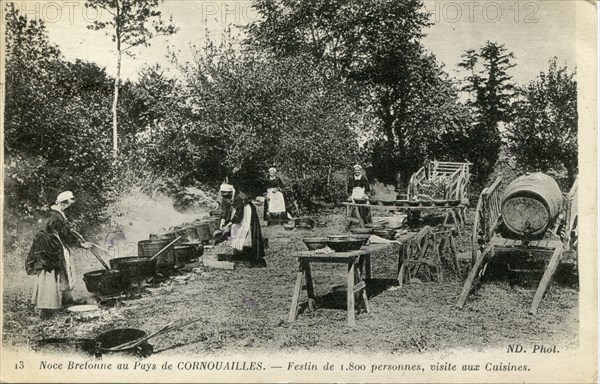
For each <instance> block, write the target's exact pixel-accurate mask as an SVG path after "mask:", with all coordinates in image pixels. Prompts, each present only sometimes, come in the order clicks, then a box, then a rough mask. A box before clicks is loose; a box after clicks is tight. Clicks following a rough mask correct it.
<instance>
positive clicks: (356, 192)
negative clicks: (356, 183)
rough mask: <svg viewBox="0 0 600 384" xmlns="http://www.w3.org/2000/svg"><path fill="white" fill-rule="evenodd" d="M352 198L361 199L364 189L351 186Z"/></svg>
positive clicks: (363, 196)
mask: <svg viewBox="0 0 600 384" xmlns="http://www.w3.org/2000/svg"><path fill="white" fill-rule="evenodd" d="M351 197H352V199H353V200H362V199H364V198H365V189H364V188H363V187H354V188H352V196H351Z"/></svg>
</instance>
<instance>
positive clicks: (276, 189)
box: [263, 167, 288, 225]
mask: <svg viewBox="0 0 600 384" xmlns="http://www.w3.org/2000/svg"><path fill="white" fill-rule="evenodd" d="M266 188H267V195H266V197H265V209H264V214H263V219H264V220H265V221H266V222H267V225H269V221H270V220H273V219H276V220H287V218H288V216H287V211H286V209H285V199H284V197H283V192H282V190H283V182H282V181H281V179H280V178H279V177H278V176H277V170H276V169H275V168H272V167H271V168H269V177H268V178H267V182H266Z"/></svg>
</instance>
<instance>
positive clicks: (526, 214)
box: [501, 173, 562, 239]
mask: <svg viewBox="0 0 600 384" xmlns="http://www.w3.org/2000/svg"><path fill="white" fill-rule="evenodd" d="M561 209H562V193H561V192H560V188H559V187H558V184H557V183H556V181H554V179H553V178H551V177H550V176H548V175H545V174H543V173H533V174H529V175H524V176H521V177H518V178H517V179H515V180H514V181H513V182H512V183H510V184H509V185H508V187H507V188H506V190H505V191H504V195H503V196H502V206H501V212H502V220H503V222H504V225H505V228H506V230H507V232H508V233H509V234H510V235H512V236H510V237H514V238H519V239H530V238H539V237H543V235H544V233H545V232H546V230H547V229H548V227H549V226H550V225H551V224H552V223H553V222H554V220H555V219H556V217H557V216H558V214H559V213H560V211H561Z"/></svg>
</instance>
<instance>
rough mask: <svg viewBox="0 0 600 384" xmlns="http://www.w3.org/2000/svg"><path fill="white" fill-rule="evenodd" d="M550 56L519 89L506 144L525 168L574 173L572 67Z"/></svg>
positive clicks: (575, 134) (574, 96)
mask: <svg viewBox="0 0 600 384" xmlns="http://www.w3.org/2000/svg"><path fill="white" fill-rule="evenodd" d="M556 61H557V59H556V58H554V59H552V60H550V61H549V66H548V71H547V72H542V73H540V74H539V76H538V77H537V78H536V79H535V80H533V81H531V82H530V83H529V84H527V85H525V86H524V87H521V88H520V89H519V92H518V95H519V99H518V101H517V102H516V103H515V112H514V121H513V123H512V124H511V125H510V126H509V135H508V139H509V148H510V150H511V152H512V153H513V154H514V156H515V157H516V159H517V161H518V163H519V165H520V167H521V168H522V169H523V170H525V171H544V172H547V171H548V170H555V171H559V172H560V171H561V170H562V169H563V168H564V169H565V170H566V171H567V174H568V177H569V181H570V183H572V182H573V181H574V179H575V176H576V174H577V169H578V168H577V152H578V151H577V117H578V115H577V81H576V79H575V71H569V69H568V68H567V67H559V66H558V65H557V63H556Z"/></svg>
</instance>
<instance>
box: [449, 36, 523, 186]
mask: <svg viewBox="0 0 600 384" xmlns="http://www.w3.org/2000/svg"><path fill="white" fill-rule="evenodd" d="M462 57H463V61H462V62H461V63H459V64H458V66H459V67H461V68H463V69H464V70H466V71H468V75H467V76H466V78H465V79H464V80H465V81H464V85H463V87H462V91H464V92H466V93H467V94H468V100H467V106H468V107H469V108H470V109H471V111H472V114H473V116H474V119H475V122H474V124H472V125H471V126H470V127H469V129H468V130H467V131H466V132H465V135H463V137H462V147H463V148H465V149H466V151H465V156H466V158H467V159H468V160H470V161H471V162H473V163H474V165H473V174H474V176H475V180H476V181H479V182H483V181H484V180H486V179H487V177H488V175H489V174H490V173H491V172H492V170H493V167H494V164H495V163H496V161H497V160H498V156H499V152H500V147H501V145H502V141H501V133H500V124H501V123H508V122H509V121H510V116H511V107H512V106H511V98H512V95H513V91H514V84H513V83H512V82H511V80H512V77H511V76H510V75H509V74H508V71H509V70H510V69H511V68H513V67H514V66H515V65H514V64H513V63H511V59H513V58H514V55H513V54H512V52H508V51H507V49H506V48H505V47H504V45H502V44H499V43H496V42H490V41H488V42H486V43H485V44H484V46H483V47H482V48H481V49H480V50H479V51H475V50H473V49H470V50H467V51H466V52H465V54H463V56H462Z"/></svg>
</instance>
